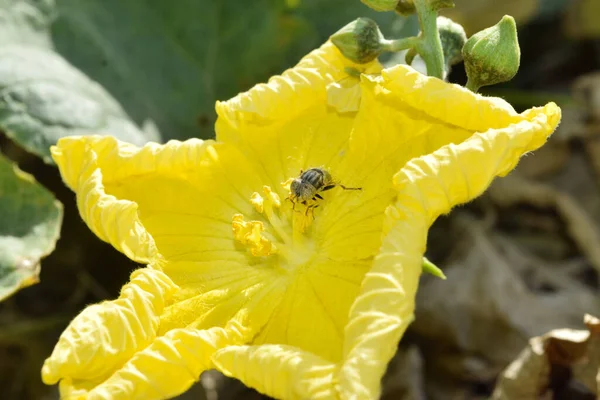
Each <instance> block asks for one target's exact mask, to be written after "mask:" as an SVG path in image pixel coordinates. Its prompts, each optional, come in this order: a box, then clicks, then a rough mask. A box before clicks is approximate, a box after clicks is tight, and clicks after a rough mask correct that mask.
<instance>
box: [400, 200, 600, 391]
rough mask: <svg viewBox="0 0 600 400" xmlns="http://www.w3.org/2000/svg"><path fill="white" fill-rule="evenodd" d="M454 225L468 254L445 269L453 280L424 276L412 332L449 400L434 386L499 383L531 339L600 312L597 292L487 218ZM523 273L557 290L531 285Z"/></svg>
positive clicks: (433, 380) (430, 380) (460, 216)
mask: <svg viewBox="0 0 600 400" xmlns="http://www.w3.org/2000/svg"><path fill="white" fill-rule="evenodd" d="M453 221H454V225H455V226H457V227H458V228H459V229H455V230H456V232H454V231H453V232H451V236H452V237H459V238H461V239H462V240H463V241H464V243H462V245H460V246H457V249H460V248H463V249H464V251H465V252H466V254H464V255H463V256H462V257H460V256H459V257H458V259H457V260H456V261H454V262H452V263H451V264H450V265H447V266H446V268H445V269H444V272H445V273H446V276H447V278H448V279H447V280H446V281H441V280H435V279H428V277H425V278H424V280H423V282H422V284H421V286H420V288H419V292H418V294H417V311H416V319H415V322H414V323H413V325H412V328H411V332H412V333H414V334H415V335H416V336H417V337H418V338H419V340H420V342H419V344H420V346H421V350H422V352H423V355H424V357H425V360H426V364H427V373H426V375H425V376H426V379H427V385H426V386H427V389H428V390H427V392H428V395H429V396H430V398H440V399H442V398H444V397H433V396H431V393H430V390H429V388H430V386H435V385H438V386H443V382H444V381H445V380H455V381H456V380H458V381H459V382H467V383H469V382H470V383H484V384H485V383H486V382H493V380H494V378H495V376H496V375H497V374H498V373H499V372H500V371H501V370H502V369H503V368H504V367H505V366H506V365H508V364H509V363H510V362H511V361H512V360H513V359H514V357H515V356H516V355H517V354H518V353H519V352H520V351H521V349H522V348H523V347H524V346H525V345H526V344H527V341H528V338H530V337H532V336H537V335H540V334H542V333H544V332H547V331H548V330H550V329H552V328H554V327H556V326H567V327H580V326H581V315H583V314H584V313H585V312H587V311H589V310H598V309H600V299H598V298H597V296H596V295H595V293H593V291H592V290H591V289H589V288H588V287H586V286H584V285H583V284H580V283H578V282H577V281H575V280H573V279H569V278H568V277H567V278H565V276H562V275H560V274H556V275H555V274H553V273H552V272H551V270H549V269H548V265H547V263H545V262H541V261H540V260H534V258H533V256H528V257H526V256H525V255H523V250H520V249H519V247H518V245H517V244H515V243H514V242H513V241H511V240H510V239H509V238H506V237H503V238H502V240H500V238H497V237H496V236H495V235H491V234H490V233H489V232H487V231H486V230H485V225H484V223H483V222H482V221H479V220H475V219H474V218H473V217H470V216H468V215H466V214H465V213H464V212H463V213H460V212H455V213H454V216H453ZM455 258H456V257H455ZM532 260H534V261H532ZM523 275H527V279H531V277H532V276H535V277H536V279H537V280H542V281H543V285H542V284H540V287H551V288H552V290H551V291H540V290H536V289H535V288H531V287H530V283H529V282H527V279H526V278H525V277H524V276H523ZM459 397H460V396H459ZM463 398H464V397H463Z"/></svg>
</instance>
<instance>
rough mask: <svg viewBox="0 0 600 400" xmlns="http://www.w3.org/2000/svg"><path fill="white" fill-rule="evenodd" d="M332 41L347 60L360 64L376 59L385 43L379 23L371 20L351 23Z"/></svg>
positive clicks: (359, 19) (366, 19) (335, 35)
mask: <svg viewBox="0 0 600 400" xmlns="http://www.w3.org/2000/svg"><path fill="white" fill-rule="evenodd" d="M330 39H331V42H332V43H333V44H334V45H335V46H336V47H337V48H338V49H339V50H340V51H341V52H342V54H343V55H344V56H345V57H346V58H348V59H350V60H352V61H354V62H355V63H358V64H365V63H368V62H369V61H373V60H374V59H376V58H377V56H379V54H381V52H382V51H383V44H384V41H385V39H384V37H383V35H382V34H381V31H380V30H379V27H378V26H377V23H376V22H375V21H373V20H372V19H370V18H358V19H357V20H356V21H353V22H350V23H349V24H348V25H346V26H344V27H343V28H342V29H340V30H339V31H337V32H336V33H334V34H333V35H331V37H330Z"/></svg>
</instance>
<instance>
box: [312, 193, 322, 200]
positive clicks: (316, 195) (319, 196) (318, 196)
mask: <svg viewBox="0 0 600 400" xmlns="http://www.w3.org/2000/svg"><path fill="white" fill-rule="evenodd" d="M315 197H316V198H317V199H321V200H323V198H322V197H321V195H319V193H317V194H315ZM313 200H314V197H313Z"/></svg>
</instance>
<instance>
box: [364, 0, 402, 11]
mask: <svg viewBox="0 0 600 400" xmlns="http://www.w3.org/2000/svg"><path fill="white" fill-rule="evenodd" d="M360 1H362V2H363V4H364V5H366V6H367V7H369V8H372V9H373V10H375V11H392V10H394V9H395V8H396V4H398V0H360Z"/></svg>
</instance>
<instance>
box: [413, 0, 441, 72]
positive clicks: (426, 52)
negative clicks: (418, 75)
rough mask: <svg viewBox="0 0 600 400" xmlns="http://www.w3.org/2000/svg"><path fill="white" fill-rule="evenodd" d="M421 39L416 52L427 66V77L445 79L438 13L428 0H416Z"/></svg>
mask: <svg viewBox="0 0 600 400" xmlns="http://www.w3.org/2000/svg"><path fill="white" fill-rule="evenodd" d="M414 4H415V7H416V9H417V14H418V15H419V25H421V37H420V40H419V42H418V43H417V47H416V50H417V52H418V53H419V55H420V56H421V58H423V61H424V62H425V65H426V66H427V75H429V76H435V77H436V78H440V79H442V78H443V77H444V53H443V50H442V42H441V40H440V35H439V33H438V28H437V21H436V19H437V11H436V10H435V9H434V8H433V7H431V5H430V4H429V1H427V0H414Z"/></svg>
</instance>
